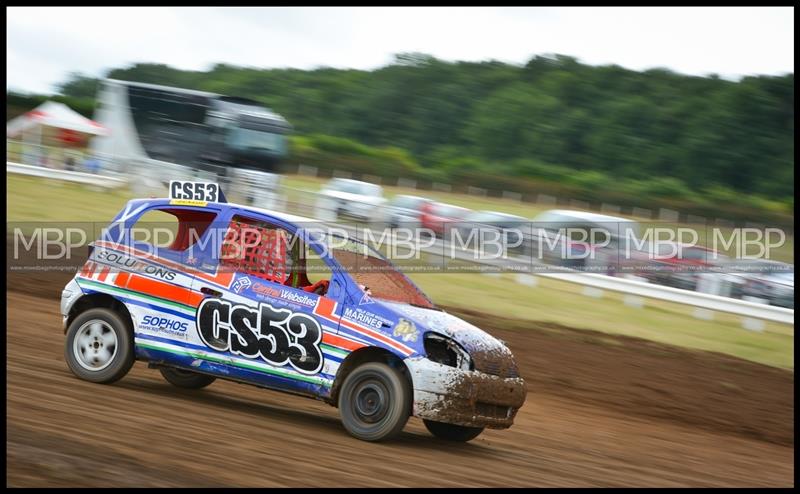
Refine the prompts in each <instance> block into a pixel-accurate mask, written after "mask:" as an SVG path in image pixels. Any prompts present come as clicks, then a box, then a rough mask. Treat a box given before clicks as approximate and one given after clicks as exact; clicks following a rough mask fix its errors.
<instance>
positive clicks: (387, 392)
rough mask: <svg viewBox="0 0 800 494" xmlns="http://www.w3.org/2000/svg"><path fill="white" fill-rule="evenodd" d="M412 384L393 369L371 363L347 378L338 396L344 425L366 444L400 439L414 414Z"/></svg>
mask: <svg viewBox="0 0 800 494" xmlns="http://www.w3.org/2000/svg"><path fill="white" fill-rule="evenodd" d="M411 399H412V392H411V384H410V383H409V382H408V379H406V377H405V376H403V375H402V374H401V373H400V372H399V371H397V370H395V369H393V368H392V367H390V366H388V365H386V364H384V363H379V362H368V363H366V364H363V365H361V366H359V367H357V368H356V369H355V370H354V371H353V372H351V373H350V375H348V376H347V378H346V379H345V381H344V383H343V384H342V389H341V391H340V392H339V413H340V415H341V418H342V424H343V425H344V427H345V429H347V432H349V433H350V434H351V435H352V436H353V437H355V438H357V439H361V440H363V441H385V440H387V439H391V438H393V437H395V436H397V435H398V434H399V433H400V431H402V430H403V427H405V425H406V422H408V417H409V415H410V414H411Z"/></svg>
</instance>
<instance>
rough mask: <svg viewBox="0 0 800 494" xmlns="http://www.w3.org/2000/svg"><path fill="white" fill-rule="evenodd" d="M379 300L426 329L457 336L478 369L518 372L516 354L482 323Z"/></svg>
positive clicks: (505, 373)
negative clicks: (481, 324) (487, 331)
mask: <svg viewBox="0 0 800 494" xmlns="http://www.w3.org/2000/svg"><path fill="white" fill-rule="evenodd" d="M379 303H380V304H381V305H383V306H384V307H386V308H388V309H390V310H392V311H393V312H395V313H396V314H398V315H399V316H400V317H404V318H407V319H409V320H411V321H412V322H414V324H416V325H417V326H419V327H420V330H421V332H423V333H425V332H428V331H431V332H434V333H438V334H440V335H444V336H447V337H450V338H452V339H453V340H455V341H456V342H457V343H458V344H459V345H461V346H462V347H463V348H464V349H465V350H466V351H467V353H469V355H470V357H471V358H472V361H473V363H474V365H475V370H478V371H481V372H486V373H489V374H492V375H499V376H502V377H517V376H518V371H517V366H516V363H515V361H514V357H513V355H512V354H511V351H510V350H509V349H508V347H506V345H505V344H504V343H503V342H502V341H500V340H499V339H497V338H495V337H493V336H492V335H490V334H488V333H486V332H485V331H483V330H482V329H480V328H479V327H477V326H475V325H473V324H470V323H468V322H467V321H464V320H463V319H460V318H458V317H456V316H454V315H452V314H448V313H447V312H444V311H439V310H432V309H425V308H422V307H415V306H412V305H408V304H403V303H399V302H389V301H385V300H380V301H379Z"/></svg>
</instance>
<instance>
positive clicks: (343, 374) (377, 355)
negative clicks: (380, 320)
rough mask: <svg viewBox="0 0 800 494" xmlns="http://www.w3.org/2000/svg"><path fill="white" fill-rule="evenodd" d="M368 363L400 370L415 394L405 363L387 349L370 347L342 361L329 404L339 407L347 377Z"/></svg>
mask: <svg viewBox="0 0 800 494" xmlns="http://www.w3.org/2000/svg"><path fill="white" fill-rule="evenodd" d="M368 362H382V363H385V364H387V365H389V366H391V367H394V368H395V369H398V370H400V373H401V374H403V376H404V377H405V378H406V379H407V380H408V384H409V386H410V387H411V391H412V393H413V391H414V383H413V381H412V380H411V373H410V372H409V370H408V367H407V366H406V363H405V361H404V360H403V359H402V358H401V357H399V356H398V355H397V354H395V353H392V352H391V351H389V350H387V349H385V348H382V347H378V346H368V347H364V348H359V349H358V350H356V351H354V352H352V353H350V355H348V356H347V358H345V359H344V361H342V364H341V365H340V366H339V369H338V370H337V371H336V378H335V379H334V381H333V387H332V388H331V394H330V396H329V397H328V399H327V401H328V403H329V404H331V405H333V406H337V404H338V402H339V391H340V390H341V389H342V384H343V383H344V381H345V379H347V376H349V375H350V373H351V372H353V371H354V370H355V369H357V368H358V367H359V366H360V365H362V364H365V363H368Z"/></svg>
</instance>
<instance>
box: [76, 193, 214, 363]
mask: <svg viewBox="0 0 800 494" xmlns="http://www.w3.org/2000/svg"><path fill="white" fill-rule="evenodd" d="M137 205H138V207H135V208H134V206H137ZM130 206H131V207H130V208H129V209H130V212H129V213H125V212H123V213H121V214H120V215H119V216H118V217H117V218H116V219H115V221H114V222H113V223H112V227H111V228H109V229H107V230H106V231H105V232H104V234H103V235H102V237H101V239H100V240H98V241H97V242H94V244H93V246H92V249H91V255H90V258H89V261H88V262H87V265H86V266H85V267H84V270H83V271H82V277H83V278H84V281H82V283H83V284H84V285H86V287H87V289H90V290H92V291H97V292H101V293H108V294H110V295H112V296H114V297H115V298H117V299H118V300H120V301H121V302H123V303H124V304H125V306H126V308H127V310H128V312H129V313H130V315H131V322H132V324H133V331H134V341H135V344H136V352H137V355H139V356H140V357H143V358H145V359H147V360H151V361H156V362H166V363H169V364H171V365H182V364H183V363H185V359H186V355H187V352H188V349H189V348H190V347H191V340H192V337H191V333H192V328H193V326H194V319H195V311H196V306H197V304H199V302H200V300H201V298H202V297H199V296H197V295H196V294H194V293H193V292H192V287H193V284H194V277H195V269H194V267H193V266H192V261H191V260H190V259H191V258H192V255H193V254H192V252H193V251H194V249H195V248H196V247H197V245H198V244H200V245H202V244H203V243H204V242H205V238H206V237H207V236H208V235H209V234H210V226H211V225H212V223H213V221H214V219H215V218H216V216H217V214H218V212H219V211H218V210H217V209H216V208H210V207H209V208H200V207H188V206H175V205H171V204H168V203H166V204H165V203H159V202H154V203H149V202H147V201H142V202H141V204H131V205H130Z"/></svg>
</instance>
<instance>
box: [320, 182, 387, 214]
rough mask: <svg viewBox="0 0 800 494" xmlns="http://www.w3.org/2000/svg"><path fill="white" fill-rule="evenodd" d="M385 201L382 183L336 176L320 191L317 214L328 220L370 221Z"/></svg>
mask: <svg viewBox="0 0 800 494" xmlns="http://www.w3.org/2000/svg"><path fill="white" fill-rule="evenodd" d="M385 202H386V198H385V197H383V187H381V186H380V185H376V184H371V183H369V182H361V181H358V180H351V179H348V178H334V179H331V181H330V182H328V183H327V184H325V186H324V187H323V188H322V190H320V191H319V196H318V197H317V203H316V216H317V218H319V219H322V220H328V221H336V220H338V219H344V218H355V219H358V220H362V221H370V220H371V219H373V218H374V217H375V215H376V214H377V213H378V211H379V210H380V208H381V206H382V205H383V204H384V203H385Z"/></svg>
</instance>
